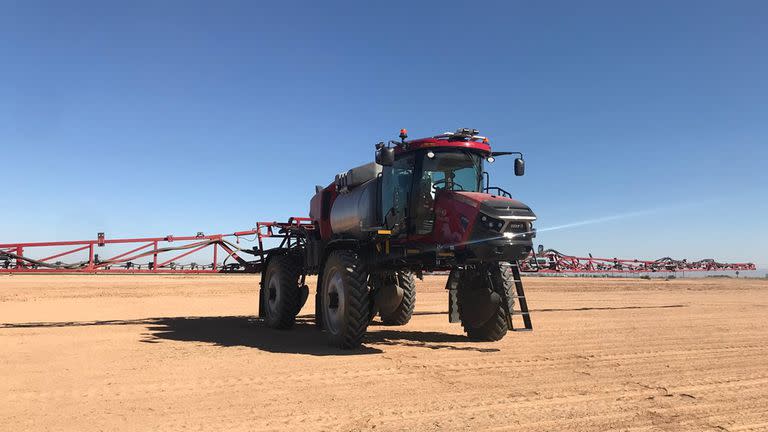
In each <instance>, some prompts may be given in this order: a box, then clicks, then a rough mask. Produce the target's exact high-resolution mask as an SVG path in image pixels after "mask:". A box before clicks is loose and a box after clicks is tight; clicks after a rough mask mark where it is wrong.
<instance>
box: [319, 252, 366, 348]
mask: <svg viewBox="0 0 768 432" xmlns="http://www.w3.org/2000/svg"><path fill="white" fill-rule="evenodd" d="M332 260H337V261H338V263H339V266H340V267H341V268H343V269H348V270H349V271H347V272H344V287H345V296H346V297H347V298H348V303H347V304H346V306H347V309H346V310H347V314H348V315H347V319H346V323H345V324H346V325H345V328H344V329H343V330H342V334H341V335H340V337H333V336H331V344H332V345H335V346H337V347H339V348H343V349H352V348H357V347H359V346H360V344H361V343H362V341H363V337H364V336H365V332H366V330H367V329H368V324H369V323H370V321H371V318H370V314H371V306H370V305H371V299H370V293H369V290H368V272H367V271H366V268H365V265H364V264H363V261H362V259H361V258H360V256H359V255H358V254H357V253H356V252H355V251H351V250H336V251H333V252H331V255H330V256H329V257H328V262H329V263H330V262H331V261H332ZM330 267H331V266H330V265H326V268H330Z"/></svg>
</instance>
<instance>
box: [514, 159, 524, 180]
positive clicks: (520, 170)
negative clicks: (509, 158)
mask: <svg viewBox="0 0 768 432" xmlns="http://www.w3.org/2000/svg"><path fill="white" fill-rule="evenodd" d="M523 174H525V161H524V160H523V158H517V159H515V175H516V176H521V175H523Z"/></svg>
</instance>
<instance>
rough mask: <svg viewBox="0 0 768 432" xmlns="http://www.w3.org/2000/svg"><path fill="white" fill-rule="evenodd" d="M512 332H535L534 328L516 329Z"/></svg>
mask: <svg viewBox="0 0 768 432" xmlns="http://www.w3.org/2000/svg"><path fill="white" fill-rule="evenodd" d="M511 330H512V331H515V332H528V331H533V329H532V328H515V329H511Z"/></svg>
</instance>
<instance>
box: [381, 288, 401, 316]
mask: <svg viewBox="0 0 768 432" xmlns="http://www.w3.org/2000/svg"><path fill="white" fill-rule="evenodd" d="M404 295H405V292H404V291H403V289H402V288H400V287H399V286H397V285H396V284H393V283H387V284H385V285H383V286H382V287H381V288H379V289H378V290H377V292H376V297H375V299H376V308H377V309H378V311H379V313H381V314H384V315H386V314H391V313H393V312H394V311H395V310H397V308H398V306H400V303H402V302H403V296H404Z"/></svg>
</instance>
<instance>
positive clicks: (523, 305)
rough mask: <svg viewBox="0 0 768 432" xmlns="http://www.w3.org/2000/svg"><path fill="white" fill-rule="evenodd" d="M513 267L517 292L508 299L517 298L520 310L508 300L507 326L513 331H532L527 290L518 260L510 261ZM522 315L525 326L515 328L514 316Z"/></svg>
mask: <svg viewBox="0 0 768 432" xmlns="http://www.w3.org/2000/svg"><path fill="white" fill-rule="evenodd" d="M510 265H511V267H512V276H513V277H514V280H515V293H514V294H513V295H512V296H510V298H509V299H508V300H517V302H516V303H517V304H518V305H519V306H518V310H516V309H515V308H514V307H513V306H512V304H511V302H510V301H507V326H508V327H509V330H511V331H531V330H533V325H532V324H531V314H530V312H528V302H527V301H526V300H525V291H523V281H522V280H521V279H520V267H519V266H518V264H517V261H515V262H512V263H510ZM515 315H520V316H522V317H523V327H522V328H520V327H518V328H515V326H514V324H513V323H512V317H513V316H515Z"/></svg>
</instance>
